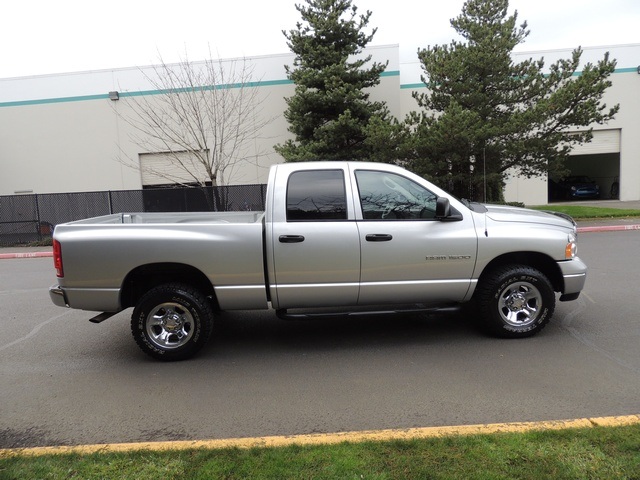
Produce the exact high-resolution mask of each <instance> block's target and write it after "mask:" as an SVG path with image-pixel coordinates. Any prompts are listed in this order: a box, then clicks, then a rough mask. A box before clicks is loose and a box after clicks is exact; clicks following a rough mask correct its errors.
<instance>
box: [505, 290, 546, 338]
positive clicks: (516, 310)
mask: <svg viewBox="0 0 640 480" xmlns="http://www.w3.org/2000/svg"><path fill="white" fill-rule="evenodd" d="M541 306H542V294H541V293H540V291H539V290H538V289H537V288H536V287H535V286H533V285H532V284H531V283H529V282H516V283H512V284H511V285H509V286H507V288H505V289H504V290H503V291H502V292H501V293H500V297H499V299H498V311H499V312H500V316H501V317H502V320H503V321H504V322H505V323H507V324H509V325H511V326H514V327H526V326H527V325H529V324H531V323H533V322H535V321H536V320H537V318H538V315H539V314H540V307H541Z"/></svg>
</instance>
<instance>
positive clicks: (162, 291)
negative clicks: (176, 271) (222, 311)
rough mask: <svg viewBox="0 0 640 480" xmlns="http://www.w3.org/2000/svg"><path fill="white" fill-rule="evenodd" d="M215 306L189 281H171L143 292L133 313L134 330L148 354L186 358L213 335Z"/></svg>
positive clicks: (169, 357)
mask: <svg viewBox="0 0 640 480" xmlns="http://www.w3.org/2000/svg"><path fill="white" fill-rule="evenodd" d="M212 329H213V309H212V307H211V305H210V303H209V301H208V300H207V298H206V297H205V296H204V295H203V294H202V293H200V292H199V291H197V290H195V289H193V288H192V287H190V286H188V285H183V284H176V283H168V284H165V285H160V286H158V287H155V288H153V289H151V290H149V291H148V292H147V293H146V294H145V295H143V296H142V298H141V299H140V301H139V302H138V304H137V305H136V307H135V309H134V310H133V315H132V316H131V332H132V334H133V338H134V339H135V341H136V343H137V344H138V346H139V347H140V348H141V349H142V351H143V352H145V353H146V354H147V355H150V356H151V357H153V358H156V359H159V360H184V359H186V358H189V357H191V356H192V355H193V354H195V353H196V352H197V351H198V350H200V348H202V347H203V346H204V345H205V344H206V343H207V342H208V341H209V338H210V337H211V331H212Z"/></svg>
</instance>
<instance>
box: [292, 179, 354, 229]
mask: <svg viewBox="0 0 640 480" xmlns="http://www.w3.org/2000/svg"><path fill="white" fill-rule="evenodd" d="M346 219H347V195H346V190H345V186H344V173H343V171H342V170H309V171H300V172H294V173H292V174H291V176H290V177H289V183H288V185H287V221H289V222H300V221H302V222H304V221H319V220H320V221H321V220H325V221H326V220H331V221H333V220H346Z"/></svg>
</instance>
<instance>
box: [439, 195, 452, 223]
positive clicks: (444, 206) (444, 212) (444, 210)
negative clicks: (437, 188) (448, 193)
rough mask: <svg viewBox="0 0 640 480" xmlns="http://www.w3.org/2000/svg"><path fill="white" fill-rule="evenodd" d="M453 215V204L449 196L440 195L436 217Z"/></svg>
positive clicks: (440, 218)
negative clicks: (450, 202)
mask: <svg viewBox="0 0 640 480" xmlns="http://www.w3.org/2000/svg"><path fill="white" fill-rule="evenodd" d="M449 215H451V205H450V204H449V199H448V198H447V197H438V199H437V200H436V218H437V219H438V220H442V219H444V218H447V217H448V216H449Z"/></svg>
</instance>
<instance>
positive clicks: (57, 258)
mask: <svg viewBox="0 0 640 480" xmlns="http://www.w3.org/2000/svg"><path fill="white" fill-rule="evenodd" d="M53 266H54V267H55V268H56V276H57V277H58V278H62V277H64V269H63V268H62V246H61V245H60V242H59V241H57V240H54V241H53Z"/></svg>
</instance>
